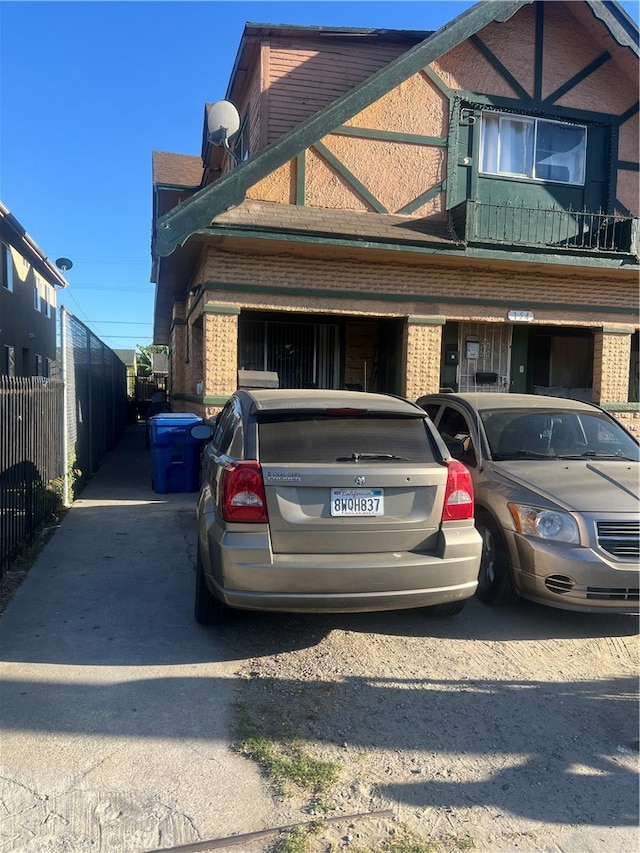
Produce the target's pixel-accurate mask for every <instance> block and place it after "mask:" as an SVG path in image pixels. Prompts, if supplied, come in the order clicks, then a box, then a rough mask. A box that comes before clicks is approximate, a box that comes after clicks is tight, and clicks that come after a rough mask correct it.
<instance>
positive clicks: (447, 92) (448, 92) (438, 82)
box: [422, 57, 456, 100]
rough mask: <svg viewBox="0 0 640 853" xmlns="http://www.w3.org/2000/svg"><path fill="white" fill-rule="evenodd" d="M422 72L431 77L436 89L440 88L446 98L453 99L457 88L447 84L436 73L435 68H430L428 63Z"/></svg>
mask: <svg viewBox="0 0 640 853" xmlns="http://www.w3.org/2000/svg"><path fill="white" fill-rule="evenodd" d="M436 59H437V57H436ZM422 73H423V74H425V75H426V76H427V77H428V78H429V80H431V82H432V83H433V85H434V86H435V87H436V89H439V90H440V93H441V94H442V95H444V96H445V97H446V98H449V100H451V98H453V96H454V94H455V92H456V90H455V89H452V88H451V87H450V86H447V84H446V83H445V82H444V80H443V79H442V77H440V76H439V75H438V74H436V72H435V71H434V70H433V68H430V67H429V66H428V65H426V66H425V67H424V68H423V69H422Z"/></svg>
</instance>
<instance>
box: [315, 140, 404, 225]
mask: <svg viewBox="0 0 640 853" xmlns="http://www.w3.org/2000/svg"><path fill="white" fill-rule="evenodd" d="M311 147H312V148H313V149H314V151H317V152H318V154H320V156H321V157H324V159H325V160H326V161H327V162H328V163H329V164H330V165H331V166H333V168H334V169H335V170H336V172H338V174H339V175H341V176H342V177H343V178H344V179H345V181H346V182H347V183H348V184H349V186H350V187H351V188H352V189H354V190H355V191H356V192H357V193H358V195H359V196H361V197H362V198H363V199H364V200H365V201H366V202H367V204H370V205H371V207H372V208H373V209H374V210H375V211H376V212H377V213H389V211H388V210H387V208H386V207H384V205H382V204H381V203H380V202H379V201H378V199H377V198H376V197H375V196H374V195H372V194H371V193H370V192H369V190H368V189H367V188H366V187H365V185H364V184H363V183H361V182H360V181H359V180H358V179H357V178H356V176H355V175H354V174H353V172H350V171H349V169H347V167H346V166H345V165H344V163H342V162H341V161H340V160H338V158H337V157H336V155H335V154H332V153H331V151H329V149H328V148H327V146H326V145H323V143H322V142H315V143H314V144H313V145H312V146H311Z"/></svg>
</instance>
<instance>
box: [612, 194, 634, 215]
mask: <svg viewBox="0 0 640 853" xmlns="http://www.w3.org/2000/svg"><path fill="white" fill-rule="evenodd" d="M613 206H614V209H615V211H616V213H621V214H622V215H623V216H631V215H632V214H631V211H630V210H629V208H628V207H625V205H624V204H623V203H622V202H621V201H620V199H618V198H616V200H615V202H614V205H613Z"/></svg>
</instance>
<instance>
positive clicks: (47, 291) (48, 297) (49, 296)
mask: <svg viewBox="0 0 640 853" xmlns="http://www.w3.org/2000/svg"><path fill="white" fill-rule="evenodd" d="M53 294H54V290H53V287H52V286H51V285H50V284H47V283H46V282H45V286H44V314H45V317H51V306H52V305H53V299H54V296H53Z"/></svg>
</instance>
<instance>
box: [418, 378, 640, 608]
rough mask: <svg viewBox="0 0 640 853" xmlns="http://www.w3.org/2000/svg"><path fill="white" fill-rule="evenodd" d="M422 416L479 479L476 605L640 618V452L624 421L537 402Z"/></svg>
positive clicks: (487, 400) (436, 397)
mask: <svg viewBox="0 0 640 853" xmlns="http://www.w3.org/2000/svg"><path fill="white" fill-rule="evenodd" d="M418 404H419V405H420V406H422V407H423V408H424V409H425V411H426V412H428V414H429V415H430V417H431V418H432V419H433V421H434V423H435V425H436V426H437V428H438V431H439V432H440V434H441V435H442V437H443V439H444V440H445V442H446V444H447V446H448V447H449V449H450V450H451V453H452V455H453V456H454V457H455V458H456V459H458V460H459V461H461V462H463V463H464V464H465V465H467V467H468V468H469V471H470V472H471V475H472V477H473V485H474V490H475V501H476V525H477V528H478V531H479V532H480V534H481V536H482V539H483V543H484V544H483V551H482V563H481V567H480V577H479V583H478V590H477V596H478V598H480V599H481V600H482V601H484V602H486V603H488V604H508V603H511V602H513V601H515V600H516V599H517V597H518V596H519V595H520V596H522V597H524V598H528V599H531V600H532V601H537V602H539V603H541V604H549V605H552V606H554V607H560V608H564V609H568V610H584V611H600V612H607V613H637V612H638V587H639V586H640V582H639V581H640V561H639V560H640V549H639V541H640V515H639V510H640V461H639V460H640V455H639V450H640V448H639V446H638V442H637V441H636V440H635V438H634V437H633V436H632V435H631V434H630V433H629V432H627V431H626V430H625V429H624V428H623V427H622V426H621V425H620V423H619V422H618V421H616V420H615V419H614V418H613V417H611V415H609V414H607V412H605V411H603V410H602V409H601V408H599V407H598V406H595V405H593V404H591V403H582V402H579V401H577V400H568V399H562V398H558V397H545V396H538V395H536V394H504V393H491V392H488V393H484V392H483V393H477V394H474V393H465V394H458V393H444V394H427V395H426V396H424V397H421V398H420V399H419V400H418Z"/></svg>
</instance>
